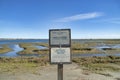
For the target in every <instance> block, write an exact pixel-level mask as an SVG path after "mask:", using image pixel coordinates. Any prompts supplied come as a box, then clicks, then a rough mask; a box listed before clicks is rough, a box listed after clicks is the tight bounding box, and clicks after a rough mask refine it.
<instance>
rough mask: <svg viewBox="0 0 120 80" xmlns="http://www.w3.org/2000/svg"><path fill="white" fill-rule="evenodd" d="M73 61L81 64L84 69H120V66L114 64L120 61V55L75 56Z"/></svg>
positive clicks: (95, 70) (96, 70)
mask: <svg viewBox="0 0 120 80" xmlns="http://www.w3.org/2000/svg"><path fill="white" fill-rule="evenodd" d="M73 62H75V63H77V64H78V65H80V67H82V68H83V69H84V70H90V71H92V72H96V73H99V72H101V71H107V70H108V71H120V67H118V66H114V64H116V63H120V57H115V56H107V57H85V58H74V59H73Z"/></svg>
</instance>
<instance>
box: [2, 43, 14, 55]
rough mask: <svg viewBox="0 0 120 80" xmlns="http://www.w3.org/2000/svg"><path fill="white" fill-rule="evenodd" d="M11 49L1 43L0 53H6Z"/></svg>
mask: <svg viewBox="0 0 120 80" xmlns="http://www.w3.org/2000/svg"><path fill="white" fill-rule="evenodd" d="M10 51H12V49H11V48H9V47H8V45H2V48H0V53H1V54H2V53H7V52H10Z"/></svg>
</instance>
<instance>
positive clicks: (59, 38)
mask: <svg viewBox="0 0 120 80" xmlns="http://www.w3.org/2000/svg"><path fill="white" fill-rule="evenodd" d="M49 34H50V45H70V29H60V30H59V29H58V30H50V33H49Z"/></svg>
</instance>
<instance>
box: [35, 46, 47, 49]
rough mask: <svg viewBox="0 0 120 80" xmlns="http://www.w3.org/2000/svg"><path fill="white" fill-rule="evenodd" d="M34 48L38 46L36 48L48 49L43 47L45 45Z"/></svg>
mask: <svg viewBox="0 0 120 80" xmlns="http://www.w3.org/2000/svg"><path fill="white" fill-rule="evenodd" d="M35 47H36V48H38V49H48V48H47V47H45V46H35Z"/></svg>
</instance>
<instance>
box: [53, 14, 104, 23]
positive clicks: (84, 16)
mask: <svg viewBox="0 0 120 80" xmlns="http://www.w3.org/2000/svg"><path fill="white" fill-rule="evenodd" d="M100 16H103V13H101V12H92V13H85V14H77V15H73V16H69V17H64V18H60V19H57V20H54V21H55V22H71V21H77V20H85V19H92V18H97V17H100Z"/></svg>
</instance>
